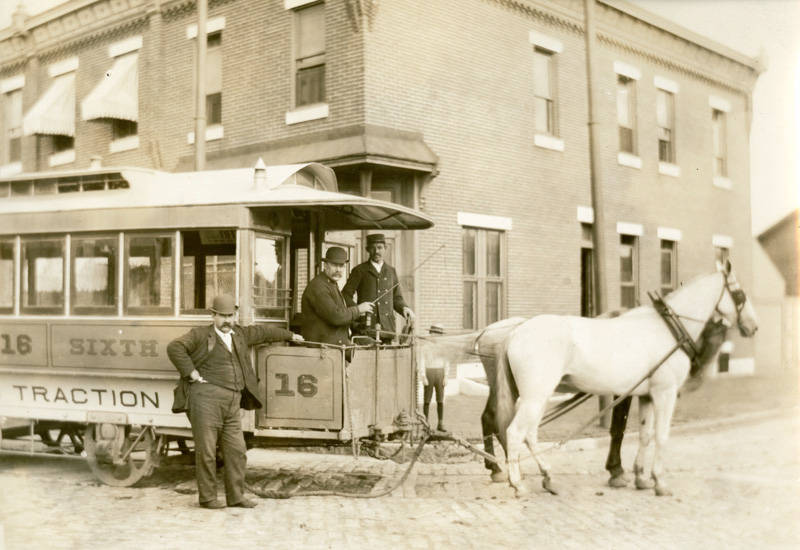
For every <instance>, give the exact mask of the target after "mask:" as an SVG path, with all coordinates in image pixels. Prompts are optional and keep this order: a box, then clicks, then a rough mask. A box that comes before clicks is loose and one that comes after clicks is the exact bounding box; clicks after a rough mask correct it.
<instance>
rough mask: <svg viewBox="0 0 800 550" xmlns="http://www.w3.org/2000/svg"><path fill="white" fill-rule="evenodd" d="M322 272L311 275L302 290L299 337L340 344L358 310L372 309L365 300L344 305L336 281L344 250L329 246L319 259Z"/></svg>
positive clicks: (346, 338) (341, 273) (346, 340)
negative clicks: (314, 275)
mask: <svg viewBox="0 0 800 550" xmlns="http://www.w3.org/2000/svg"><path fill="white" fill-rule="evenodd" d="M322 261H323V262H324V263H323V265H322V272H321V273H320V274H319V275H317V276H316V277H314V278H313V279H311V282H310V283H308V286H306V289H305V290H304V291H303V302H302V323H303V329H302V332H303V338H305V339H306V340H308V341H310V342H323V343H326V344H336V345H339V346H344V345H347V344H349V343H350V325H351V324H353V322H354V321H355V320H356V319H358V317H359V316H360V315H361V314H362V313H366V312H370V313H371V312H372V310H373V308H374V306H373V305H372V304H370V303H368V302H364V303H361V304H358V305H357V306H356V305H353V306H348V305H347V304H346V303H345V299H344V297H343V296H342V293H341V291H340V290H339V286H338V285H337V281H339V280H340V279H341V278H342V277H343V276H344V265H345V264H346V263H347V252H345V250H344V248H341V247H338V246H332V247H330V248H329V249H328V251H327V252H326V253H325V258H323V260H322Z"/></svg>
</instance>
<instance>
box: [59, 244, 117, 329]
mask: <svg viewBox="0 0 800 550" xmlns="http://www.w3.org/2000/svg"><path fill="white" fill-rule="evenodd" d="M117 257H118V239H117V237H116V236H108V237H73V238H72V277H71V280H72V298H71V301H70V302H71V306H72V313H74V314H101V313H105V314H114V313H116V311H117V307H116V306H117Z"/></svg>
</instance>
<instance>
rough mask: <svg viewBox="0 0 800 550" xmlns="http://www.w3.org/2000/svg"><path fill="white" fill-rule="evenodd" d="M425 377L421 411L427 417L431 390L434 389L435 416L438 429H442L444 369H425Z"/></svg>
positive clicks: (431, 395) (431, 394)
mask: <svg viewBox="0 0 800 550" xmlns="http://www.w3.org/2000/svg"><path fill="white" fill-rule="evenodd" d="M425 378H427V379H428V384H427V385H426V386H425V387H424V388H423V394H422V413H423V414H424V415H425V418H426V419H427V418H428V410H429V406H430V403H431V397H433V390H436V418H437V422H438V423H439V429H444V427H443V425H442V420H443V417H444V369H425Z"/></svg>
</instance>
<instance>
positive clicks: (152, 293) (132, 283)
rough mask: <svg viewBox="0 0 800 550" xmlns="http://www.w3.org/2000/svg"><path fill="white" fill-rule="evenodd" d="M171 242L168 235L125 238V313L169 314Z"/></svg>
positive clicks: (170, 304) (171, 273)
mask: <svg viewBox="0 0 800 550" xmlns="http://www.w3.org/2000/svg"><path fill="white" fill-rule="evenodd" d="M172 241H173V239H172V237H171V236H131V235H129V236H128V237H127V241H126V249H127V254H126V259H127V261H126V273H125V275H126V288H125V305H126V310H127V312H128V313H131V314H150V313H155V314H158V313H160V314H169V313H172V288H173V273H174V268H173V263H172V249H173V245H172Z"/></svg>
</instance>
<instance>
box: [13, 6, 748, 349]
mask: <svg viewBox="0 0 800 550" xmlns="http://www.w3.org/2000/svg"><path fill="white" fill-rule="evenodd" d="M582 4H583V3H582V2H581V1H580V0H564V1H560V2H553V1H549V0H436V1H435V2H419V1H417V0H391V1H389V0H383V1H380V0H328V1H326V2H314V1H307V0H268V1H265V0H209V19H208V25H207V27H208V28H207V31H208V36H207V41H208V42H207V44H208V52H209V53H208V60H207V64H206V65H207V78H206V92H207V102H206V104H207V109H208V127H207V131H206V140H207V166H206V167H207V168H223V167H241V166H252V165H254V164H255V162H256V160H257V159H258V158H259V157H262V158H263V159H264V161H265V162H267V164H270V163H293V162H302V161H319V162H323V163H325V164H327V165H329V166H332V167H333V168H334V169H335V170H336V173H337V176H338V178H339V185H340V189H341V190H344V191H346V192H352V193H360V194H371V195H373V196H375V197H377V198H381V199H385V200H392V201H395V202H401V203H403V204H406V205H409V206H414V207H417V208H420V209H422V210H423V211H425V212H427V213H428V214H430V215H432V216H433V217H434V218H435V220H436V227H434V228H433V229H432V230H430V231H427V232H423V233H415V232H408V233H398V234H396V235H395V234H391V235H389V238H390V244H391V254H392V258H393V263H395V264H396V265H397V267H398V273H399V274H400V275H401V277H402V279H403V283H404V285H403V286H404V289H405V293H406V295H407V298H410V301H411V303H413V304H414V308H415V310H416V311H417V313H418V314H419V316H420V319H421V322H422V323H423V324H424V325H425V326H427V324H428V323H429V322H431V321H434V320H435V321H439V322H442V323H444V324H445V326H447V327H452V328H455V329H462V328H463V329H467V328H479V327H482V326H485V325H486V324H488V323H489V322H491V321H493V320H494V319H498V318H503V317H507V316H512V315H523V316H531V315H534V314H538V313H545V312H553V313H565V314H582V313H583V314H590V313H591V311H590V307H589V304H590V302H591V300H590V297H591V289H590V284H589V282H588V281H589V277H588V273H589V265H590V262H591V257H592V254H593V252H592V242H591V223H592V221H593V212H592V209H591V207H590V205H591V199H590V177H589V136H588V129H587V101H588V100H587V91H586V90H587V86H586V68H585V47H584V36H583V22H582V21H583V15H582V10H583V7H582ZM596 17H597V20H598V38H599V39H598V41H597V48H598V51H597V52H596V55H595V61H596V66H597V83H596V87H597V89H598V93H599V97H600V100H599V113H598V115H599V121H598V125H597V131H598V132H599V133H600V136H601V137H600V140H601V143H602V144H603V147H602V151H601V153H600V155H601V162H600V166H599V169H598V174H599V177H601V178H602V182H603V187H604V192H605V209H606V212H605V219H606V222H607V226H606V227H604V228H603V229H604V231H605V233H604V234H605V236H606V243H607V247H606V248H607V249H606V265H607V266H608V268H609V273H608V274H607V281H608V303H609V306H610V307H618V306H632V305H635V304H638V303H642V302H643V301H645V300H646V295H645V294H646V291H647V290H654V289H663V290H669V289H670V288H674V287H675V286H677V285H678V284H680V282H681V281H685V280H688V279H690V278H691V277H693V276H695V275H697V274H700V273H704V272H708V271H709V270H711V269H713V267H714V259H715V257H716V258H719V257H725V256H728V255H729V256H730V257H731V258H733V260H734V264H735V266H736V270H737V273H738V275H739V278H740V279H741V281H742V283H743V285H744V287H745V288H748V287H750V286H751V282H752V268H751V261H752V260H751V239H750V235H749V231H750V200H749V197H750V184H749V177H748V174H749V147H748V143H749V127H750V117H751V92H752V90H753V86H754V84H755V81H756V78H757V77H758V73H759V71H760V67H759V65H758V63H757V62H756V61H755V60H753V59H750V58H747V57H745V56H743V55H741V54H739V53H736V52H734V51H732V50H730V49H728V48H726V47H724V46H722V45H720V44H716V43H713V42H711V41H710V40H708V39H706V38H704V37H701V36H698V35H695V34H694V33H692V32H690V31H688V30H686V29H683V28H681V27H678V26H677V25H675V24H673V23H671V22H668V21H666V20H663V19H661V18H659V17H657V16H655V15H653V14H650V13H648V12H645V11H643V10H640V9H638V8H637V7H635V6H633V5H630V4H628V3H626V2H623V1H621V0H599V1H598V3H597V7H596ZM196 39H197V26H196V16H195V10H194V2H193V1H191V0H71V1H68V2H66V3H65V4H63V5H60V6H59V7H57V8H54V9H52V10H50V11H48V12H45V13H42V14H39V15H36V16H31V17H26V16H25V15H24V14H23V13H17V14H16V16H15V20H14V25H13V26H12V27H11V28H8V29H5V30H3V31H0V94H1V97H0V102H2V116H3V118H2V123H1V124H0V136H2V142H1V143H0V175H9V174H14V173H19V172H20V171H26V172H27V171H36V170H55V169H70V168H86V167H88V166H89V164H90V162H91V159H92V158H93V157H98V156H99V157H102V162H103V164H105V165H138V166H146V167H152V168H159V169H163V170H169V171H174V170H191V169H192V167H193V140H194V134H193V128H194V122H193V79H194V55H195V54H194V43H195V40H196ZM7 192H9V193H10V192H13V190H11V191H7ZM361 237H363V236H362V235H360V234H338V235H331V236H330V241H331V242H339V243H342V244H345V245H347V246H350V247H351V249H352V251H353V254H354V258H355V259H357V258H358V257H359V255H360V253H361V250H360V249H361V245H360V243H361V242H362V239H361ZM422 261H425V264H424V266H423V267H421V268H420V269H419V270H418V271H416V272H412V270H413V267H414V266H416V265H419V264H420V262H422ZM736 350H737V353H736V355H737V356H738V357H739V360H740V361H744V362H748V361H750V362H752V360H750V359H748V358H749V357H751V356H752V351H751V347H750V344H749V343H746V342H741V343H739V342H737V345H736Z"/></svg>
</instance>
